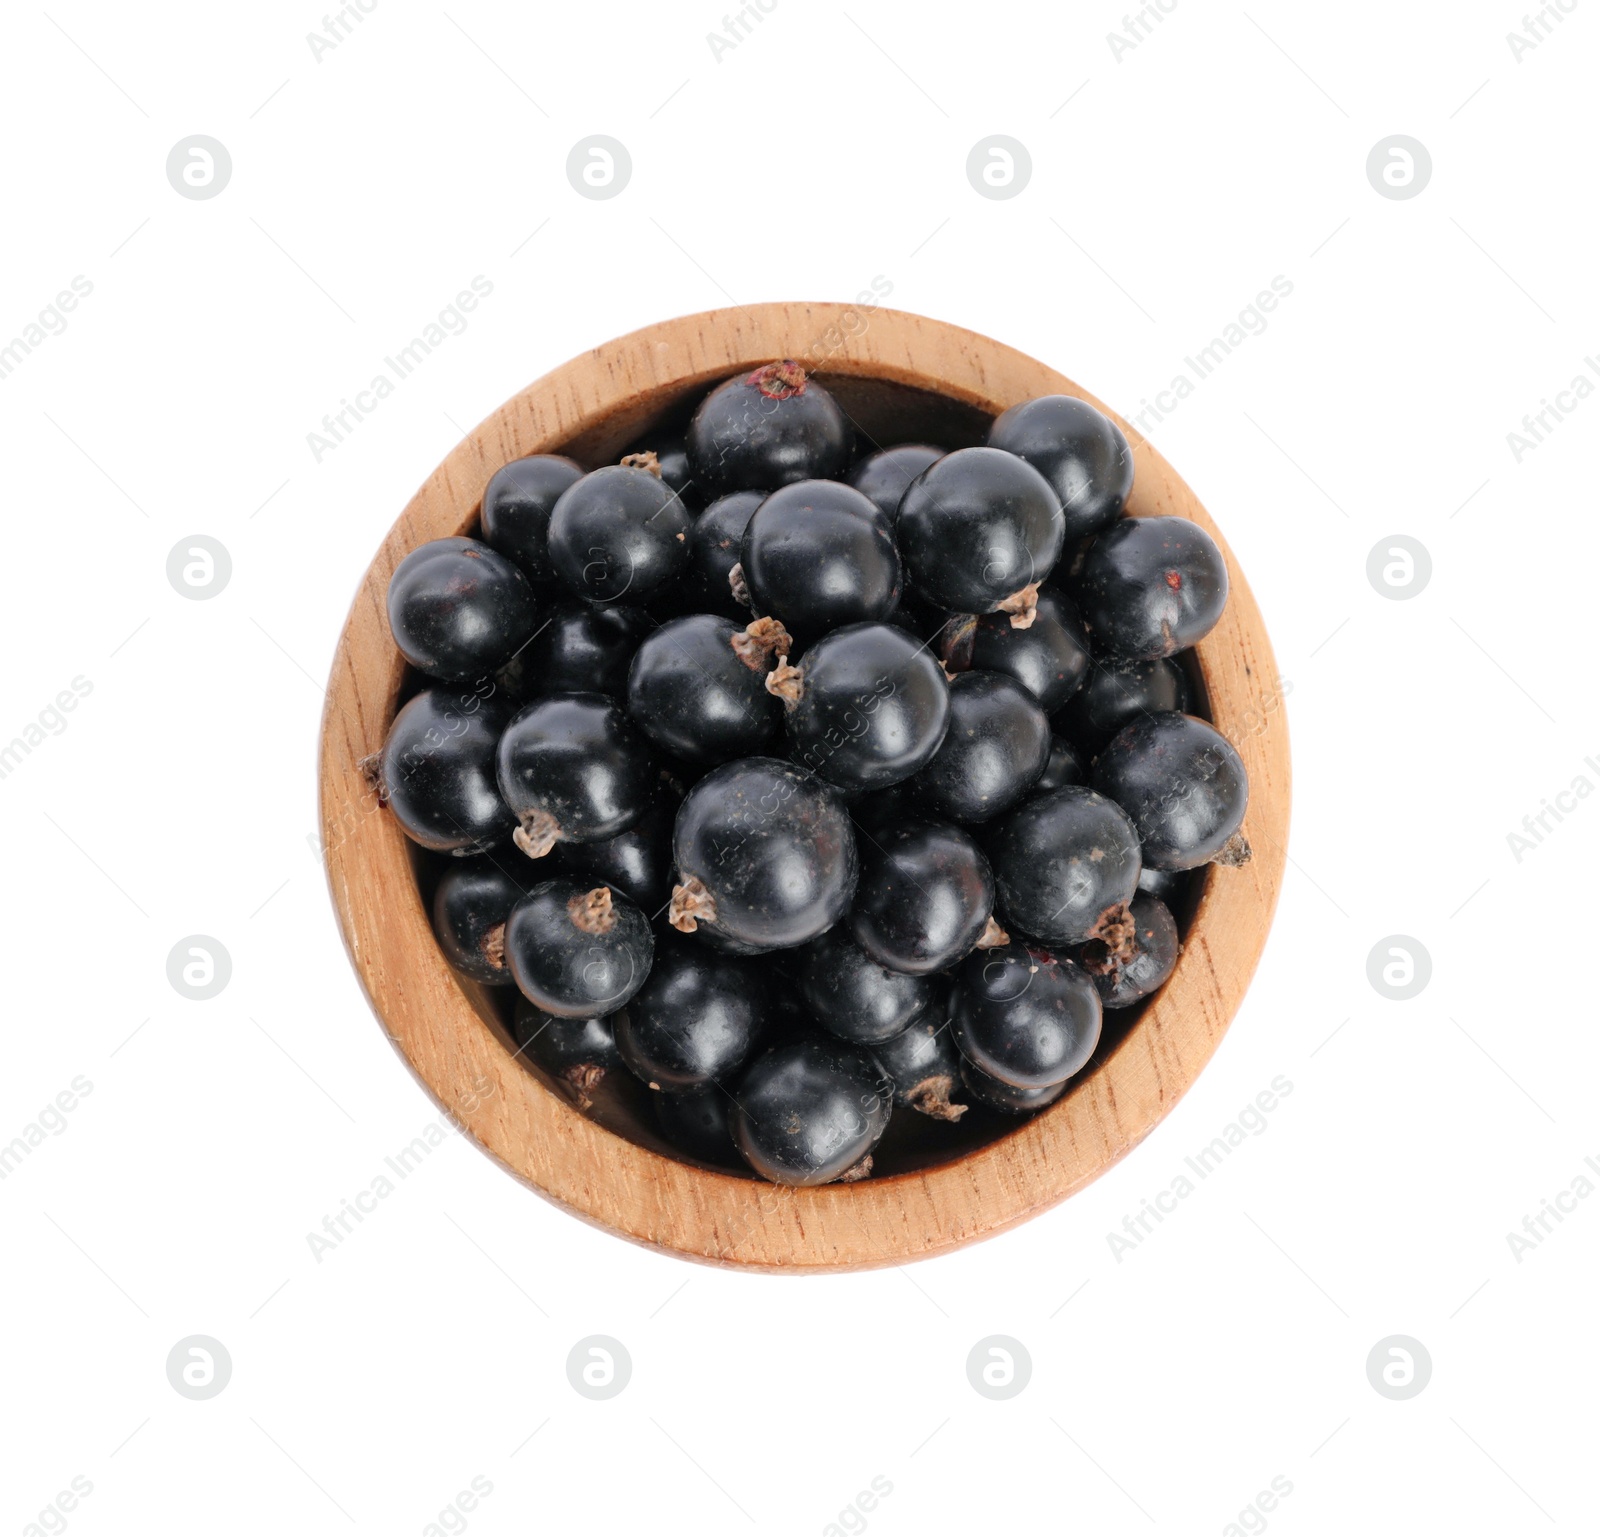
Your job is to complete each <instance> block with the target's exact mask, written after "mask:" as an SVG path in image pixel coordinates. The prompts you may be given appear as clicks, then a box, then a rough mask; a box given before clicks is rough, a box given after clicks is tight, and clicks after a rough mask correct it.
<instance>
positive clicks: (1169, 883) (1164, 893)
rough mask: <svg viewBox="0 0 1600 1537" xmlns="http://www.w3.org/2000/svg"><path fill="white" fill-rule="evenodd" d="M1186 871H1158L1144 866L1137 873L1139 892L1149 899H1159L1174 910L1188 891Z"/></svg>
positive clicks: (1188, 878) (1149, 866)
mask: <svg viewBox="0 0 1600 1537" xmlns="http://www.w3.org/2000/svg"><path fill="white" fill-rule="evenodd" d="M1189 880H1190V876H1189V872H1188V871H1187V870H1158V869H1156V868H1155V866H1154V865H1146V866H1145V867H1144V869H1142V870H1141V871H1140V872H1139V890H1140V891H1142V892H1144V894H1145V895H1146V896H1149V897H1160V898H1161V900H1162V901H1163V902H1165V903H1166V904H1167V906H1168V908H1176V907H1177V905H1178V903H1180V902H1181V901H1182V900H1183V898H1184V896H1185V894H1186V893H1187V892H1188V890H1189Z"/></svg>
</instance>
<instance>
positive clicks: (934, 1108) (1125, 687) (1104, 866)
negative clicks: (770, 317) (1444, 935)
mask: <svg viewBox="0 0 1600 1537" xmlns="http://www.w3.org/2000/svg"><path fill="white" fill-rule="evenodd" d="M1133 477H1134V469H1133V456H1132V454H1131V452H1130V450H1129V447H1128V443H1127V441H1126V439H1125V438H1124V437H1123V435H1122V433H1121V432H1120V431H1119V430H1118V428H1117V427H1116V426H1115V424H1114V423H1112V422H1111V421H1109V420H1108V419H1107V418H1106V417H1105V416H1103V415H1102V414H1101V413H1100V412H1098V411H1096V410H1094V409H1093V408H1092V407H1091V406H1089V405H1087V404H1085V403H1084V402H1083V401H1080V400H1077V399H1074V398H1071V397H1068V396H1062V395H1054V396H1047V397H1045V398H1043V399H1039V400H1030V401H1026V402H1024V403H1023V404H1021V405H1017V406H1014V407H1012V408H1011V409H1010V410H1008V411H1006V412H1005V413H1004V414H1003V415H1001V416H1000V417H998V418H997V419H995V420H994V421H993V422H992V424H990V425H989V430H988V434H987V441H986V442H984V443H982V444H979V445H967V446H955V447H953V448H947V447H940V446H935V445H933V444H924V443H905V444H898V445H895V446H892V447H887V448H883V447H879V446H877V445H875V444H871V443H868V442H866V441H864V439H863V438H862V436H861V434H859V433H858V432H857V431H856V429H855V428H854V426H853V424H852V422H851V421H850V419H849V418H848V417H847V415H846V414H845V412H844V410H843V409H842V408H841V406H840V405H839V403H838V401H837V400H836V399H835V398H834V396H833V395H831V394H830V393H829V391H828V390H827V389H826V388H824V386H823V385H821V384H820V383H819V382H818V381H817V380H816V379H814V378H811V377H809V376H808V374H807V372H806V370H805V369H804V368H803V367H802V366H801V365H799V364H798V363H795V362H792V361H783V362H777V363H771V364H768V365H766V366H765V367H761V368H757V369H755V370H754V371H753V372H750V373H748V374H742V375H740V376H739V377H737V378H733V379H729V380H727V381H726V382H725V383H723V384H721V385H719V386H718V387H717V388H715V389H713V390H712V391H711V392H710V393H709V394H708V395H707V396H706V397H705V398H704V399H703V400H702V401H701V402H700V403H699V405H698V408H697V409H696V410H695V412H694V415H693V417H692V419H690V420H688V422H687V428H686V430H685V431H684V432H682V433H681V434H677V435H673V436H666V435H657V436H655V437H653V438H651V439H649V440H648V441H645V442H641V443H639V444H638V445H637V446H636V447H635V449H634V451H632V452H629V453H627V454H626V455H624V456H623V457H622V459H621V462H620V463H616V464H608V465H603V466H600V467H598V468H594V469H588V470H586V469H585V468H584V467H583V466H581V465H579V464H577V463H575V462H574V461H573V460H571V459H568V458H564V457H560V456H555V455H537V456H534V457H531V458H526V459H519V460H516V461H515V462H513V463H511V464H507V465H506V466H505V467H504V468H502V469H501V470H500V471H499V472H498V473H497V474H495V476H494V477H493V478H492V479H491V480H490V482H489V484H488V487H487V489H486V491H485V493H484V497H483V505H482V512H481V517H480V520H479V527H478V531H477V537H475V538H454V539H438V540H434V541H433V542H432V543H429V544H425V545H423V546H422V547H421V548H419V549H416V550H413V551H412V552H411V553H410V554H408V555H407V556H406V557H405V559H404V560H402V561H401V563H400V565H399V567H398V568H397V569H396V571H395V573H394V577H393V580H392V581H391V583H390V586H389V596H388V609H389V622H390V626H391V628H392V630H393V633H394V638H395V641H396V643H397V644H398V646H399V648H400V650H401V652H402V653H403V654H404V656H405V658H406V659H407V661H409V662H410V663H411V666H412V668H413V669H414V670H413V672H412V673H411V674H409V675H408V676H409V677H410V679H411V682H410V683H409V684H408V689H409V690H410V693H409V697H408V698H407V700H406V703H405V704H404V706H403V707H402V708H401V709H400V711H399V713H398V714H397V715H396V717H395V720H394V723H393V725H392V727H391V729H390V731H389V734H388V738H387V741H386V742H385V744H384V747H383V750H382V752H381V754H379V755H377V758H376V760H375V761H374V763H373V764H372V770H373V773H374V778H375V782H376V785H377V788H378V791H379V794H380V797H381V799H382V800H383V802H384V804H386V805H387V807H388V809H389V811H390V813H391V814H392V815H393V816H394V817H395V819H396V820H397V822H398V823H399V825H400V827H401V828H402V829H403V830H404V832H405V833H406V835H407V836H408V837H409V838H410V839H412V840H413V842H414V843H416V844H418V845H420V847H421V848H422V849H423V850H427V851H431V853H432V854H433V855H442V856H450V857H447V858H443V859H435V860H433V861H432V862H431V863H430V861H429V860H428V858H427V857H424V858H423V860H422V861H421V867H422V869H423V880H424V885H425V889H428V890H431V903H432V916H433V924H434V928H435V931H436V933H437V936H438V942H439V945H440V947H441V948H442V950H443V951H444V954H445V957H446V958H447V959H448V960H449V962H450V963H451V965H452V966H454V967H455V968H456V969H457V970H458V971H459V972H461V973H462V974H463V975H464V976H466V977H469V978H471V979H473V980H474V981H476V982H479V983H482V984H486V985H488V986H490V987H495V986H501V985H504V986H507V987H513V986H514V988H515V990H516V991H515V992H514V993H512V992H507V993H504V994H501V995H500V996H502V997H505V998H507V999H514V1000H515V1012H514V1016H513V1015H511V1014H510V1012H509V1010H508V1020H507V1022H508V1024H509V1025H510V1027H511V1029H512V1030H513V1032H514V1035H515V1038H516V1039H517V1041H518V1043H519V1044H520V1046H521V1048H522V1052H523V1053H524V1054H525V1055H526V1057H527V1058H528V1060H529V1061H531V1062H532V1063H533V1064H534V1065H535V1066H536V1067H537V1068H538V1069H539V1070H540V1071H541V1072H542V1073H544V1074H546V1075H548V1077H549V1079H551V1080H554V1081H555V1082H556V1083H557V1084H558V1085H559V1086H560V1087H561V1088H562V1089H563V1090H564V1091H565V1092H567V1093H568V1094H569V1095H570V1096H571V1097H572V1098H573V1099H574V1100H575V1101H576V1103H577V1104H578V1105H579V1106H580V1108H583V1109H586V1110H587V1109H590V1108H591V1107H592V1106H593V1105H594V1103H595V1095H596V1094H597V1093H598V1092H599V1091H600V1085H601V1081H602V1079H604V1078H605V1076H606V1074H607V1073H609V1072H613V1070H615V1069H625V1070H626V1072H627V1073H628V1074H632V1075H633V1076H634V1077H635V1078H637V1080H638V1081H639V1083H640V1084H642V1085H645V1086H646V1088H645V1090H643V1091H641V1090H637V1089H636V1090H634V1091H633V1093H634V1094H635V1095H640V1094H645V1095H647V1097H648V1098H649V1100H650V1101H652V1102H653V1106H654V1111H655V1114H656V1117H657V1120H658V1122H659V1127H660V1131H661V1134H662V1137H663V1138H664V1139H665V1141H666V1142H667V1143H668V1144H670V1145H671V1146H673V1147H675V1148H677V1149H679V1150H680V1151H681V1152H682V1153H683V1154H684V1155H685V1156H686V1157H688V1158H691V1159H694V1160H697V1161H700V1162H705V1163H711V1164H715V1165H723V1166H737V1164H738V1160H739V1159H740V1158H742V1159H743V1160H744V1162H745V1163H747V1164H748V1165H749V1166H750V1168H752V1169H754V1170H755V1171H756V1172H757V1173H758V1174H760V1175H763V1176H765V1177H766V1178H768V1179H771V1180H776V1181H778V1182H780V1183H783V1184H789V1185H815V1184H822V1183H825V1182H827V1181H831V1180H853V1179H859V1178H862V1177H863V1176H866V1175H868V1174H870V1172H871V1169H872V1153H873V1150H874V1148H875V1147H876V1146H877V1145H878V1142H879V1140H880V1138H882V1137H883V1135H884V1133H885V1131H886V1129H887V1128H888V1126H889V1123H890V1119H891V1117H892V1116H893V1115H895V1114H896V1113H897V1112H899V1113H900V1115H901V1120H902V1125H904V1123H905V1121H906V1116H905V1112H908V1111H909V1112H917V1113H918V1114H915V1115H913V1116H912V1117H911V1118H910V1119H911V1120H912V1121H915V1122H916V1123H917V1124H918V1125H920V1126H921V1127H922V1128H923V1130H924V1133H925V1136H926V1137H927V1138H930V1139H934V1141H935V1142H936V1141H937V1138H938V1137H939V1136H940V1135H943V1134H944V1133H941V1132H940V1131H939V1130H938V1128H939V1127H940V1126H941V1125H942V1126H944V1127H945V1128H948V1127H949V1125H950V1124H951V1123H953V1122H955V1121H956V1120H958V1119H959V1118H960V1117H961V1116H962V1115H963V1114H965V1113H967V1112H969V1111H972V1112H973V1119H972V1120H971V1121H969V1122H968V1127H969V1128H970V1127H972V1126H973V1125H974V1124H975V1123H976V1124H978V1125H979V1126H981V1125H982V1124H983V1123H984V1122H985V1120H986V1118H991V1119H990V1120H989V1126H990V1130H991V1132H998V1131H999V1130H1000V1129H1002V1128H1003V1126H1004V1125H1005V1122H1004V1120H1003V1119H1002V1118H1003V1117H1006V1116H1017V1115H1024V1114H1028V1113H1030V1112H1032V1111H1036V1110H1038V1109H1040V1108H1041V1107H1043V1106H1046V1105H1049V1104H1050V1103H1052V1102H1053V1101H1054V1100H1056V1099H1058V1098H1059V1097H1060V1096H1061V1094H1062V1093H1063V1092H1064V1091H1065V1089H1066V1086H1067V1084H1068V1082H1069V1080H1071V1079H1072V1078H1073V1076H1074V1075H1075V1074H1078V1073H1081V1072H1082V1071H1083V1069H1084V1068H1085V1067H1086V1066H1087V1065H1088V1064H1089V1063H1090V1062H1091V1061H1092V1060H1093V1058H1094V1055H1095V1052H1096V1050H1097V1048H1100V1047H1101V1046H1102V1028H1103V1020H1104V1015H1105V1011H1106V1010H1112V1011H1115V1010H1122V1009H1127V1008H1129V1007H1130V1006H1131V1005H1135V1004H1137V1003H1139V1002H1140V1001H1141V1000H1143V999H1145V998H1147V997H1149V996H1150V994H1152V993H1153V992H1154V991H1155V990H1156V989H1157V988H1159V987H1161V986H1162V984H1163V983H1164V982H1165V981H1166V980H1167V978H1168V977H1169V976H1170V975H1171V973H1172V970H1173V968H1174V966H1175V965H1176V964H1177V961H1178V956H1179V951H1180V948H1181V943H1180V919H1183V918H1184V917H1185V916H1186V914H1187V910H1188V906H1189V905H1190V892H1189V872H1192V871H1194V870H1197V869H1198V868H1199V867H1200V866H1202V865H1207V864H1212V863H1216V864H1223V865H1230V864H1231V865H1236V864H1239V863H1242V862H1243V861H1244V860H1245V859H1247V858H1248V857H1249V849H1248V846H1247V845H1246V844H1245V842H1244V839H1243V836H1242V834H1241V832H1240V824H1241V823H1242V821H1243V819H1244V813H1245V803H1246V800H1247V797H1248V791H1249V787H1248V784H1247V781H1246V777H1245V772H1244V767H1243V764H1242V763H1241V761H1240V759H1239V755H1238V753H1237V752H1236V751H1235V750H1234V748H1233V747H1232V746H1231V745H1230V744H1229V743H1228V742H1227V741H1226V740H1225V739H1224V738H1223V737H1222V736H1221V735H1219V734H1218V732H1217V731H1215V730H1214V729H1213V728H1212V727H1211V726H1210V725H1209V724H1208V723H1207V722H1206V721H1205V720H1203V719H1201V718H1200V717H1199V716H1198V715H1196V714H1193V713H1190V706H1191V703H1193V702H1194V698H1193V694H1192V692H1191V690H1192V683H1191V674H1190V672H1189V671H1188V670H1186V668H1185V666H1184V664H1183V661H1182V655H1181V654H1182V653H1183V652H1184V651H1186V650H1187V649H1188V648H1189V647H1191V646H1193V645H1194V644H1195V643H1196V642H1197V641H1198V640H1200V639H1201V638H1202V637H1203V636H1204V635H1205V634H1206V633H1207V631H1209V630H1210V629H1211V627H1212V626H1213V625H1215V624H1216V623H1217V621H1218V619H1219V618H1220V617H1221V614H1222V610H1223V604H1224V603H1225V601H1226V599H1227V595H1228V577H1227V571H1226V567H1225V565H1224V562H1223V559H1222V556H1221V553H1220V552H1219V550H1218V548H1217V546H1216V544H1215V543H1214V542H1213V540H1212V539H1211V538H1210V537H1209V536H1208V535H1207V534H1206V533H1205V532H1204V531H1203V530H1202V529H1200V528H1199V527H1197V526H1196V525H1195V524H1193V523H1191V522H1188V521H1187V520H1185V519H1183V518H1178V517H1131V516H1126V515H1125V512H1124V509H1125V507H1126V504H1127V501H1128V496H1129V493H1130V492H1131V490H1132V487H1133ZM1174 910H1176V914H1175V911H1174ZM1131 1017H1132V1016H1127V1015H1124V1016H1122V1019H1123V1020H1127V1019H1129V1018H1131ZM616 1081H617V1080H615V1079H613V1082H616Z"/></svg>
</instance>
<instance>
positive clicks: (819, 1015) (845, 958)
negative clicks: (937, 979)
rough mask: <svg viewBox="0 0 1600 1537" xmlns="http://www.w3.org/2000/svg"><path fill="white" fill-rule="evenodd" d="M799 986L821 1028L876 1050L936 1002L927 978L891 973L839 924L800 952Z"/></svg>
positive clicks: (806, 1003) (903, 973) (806, 1004)
mask: <svg viewBox="0 0 1600 1537" xmlns="http://www.w3.org/2000/svg"><path fill="white" fill-rule="evenodd" d="M798 960H799V969H798V971H797V972H796V975H795V981H796V983H797V984H798V986H799V989H800V997H801V1000H802V1001H803V1002H804V1004H805V1006H806V1008H808V1009H809V1010H810V1011H811V1013H812V1015H813V1017H814V1018H815V1019H816V1021H817V1023H818V1024H820V1025H822V1026H823V1027H824V1028H825V1029H827V1030H831V1031H832V1032H833V1034H835V1035H837V1036H838V1037H839V1038H840V1039H841V1040H846V1041H854V1042H855V1043H856V1044H857V1045H858V1046H875V1045H877V1044H878V1043H879V1042H881V1041H886V1040H888V1039H889V1038H890V1037H891V1036H896V1035H899V1034H900V1033H901V1032H902V1031H904V1030H905V1028H906V1026H907V1025H908V1024H910V1023H911V1021H912V1020H913V1019H915V1018H916V1017H917V1015H919V1014H920V1013H921V1012H922V1011H923V1010H924V1009H925V1008H927V1006H928V1003H929V1001H930V1000H931V999H932V997H933V983H932V982H930V981H929V980H928V978H927V977H914V976H910V975H908V974H907V973H905V972H900V971H890V970H889V969H888V967H886V966H883V965H881V964H880V963H879V962H877V961H875V960H874V959H873V958H872V957H871V956H870V955H868V954H867V952H866V951H865V950H863V949H862V948H861V946H860V945H858V944H857V943H856V942H855V940H854V939H853V938H852V937H851V935H850V932H849V930H848V928H847V927H846V926H845V925H844V924H842V923H841V924H837V925H835V926H834V927H833V928H831V929H829V930H828V932H827V933H826V934H824V935H822V937H821V938H820V939H814V940H812V941H811V943H810V944H809V945H807V946H806V947H805V948H804V949H803V950H801V951H799V952H798Z"/></svg>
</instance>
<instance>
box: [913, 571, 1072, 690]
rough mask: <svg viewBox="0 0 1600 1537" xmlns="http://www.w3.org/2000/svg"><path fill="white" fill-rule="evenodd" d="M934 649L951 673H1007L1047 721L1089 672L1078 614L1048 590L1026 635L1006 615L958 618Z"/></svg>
mask: <svg viewBox="0 0 1600 1537" xmlns="http://www.w3.org/2000/svg"><path fill="white" fill-rule="evenodd" d="M938 645H939V654H940V656H941V657H942V658H943V659H944V664H945V666H946V667H948V668H950V669H951V670H952V671H957V672H959V671H964V670H966V669H968V668H971V669H972V670H974V671H981V672H1003V673H1006V674H1008V675H1009V676H1011V677H1013V678H1015V679H1016V680H1017V682H1018V683H1020V684H1021V685H1022V686H1023V687H1024V688H1025V689H1027V690H1028V692H1029V693H1030V694H1032V695H1033V697H1034V698H1035V699H1037V700H1038V701H1039V708H1040V709H1041V710H1043V711H1044V712H1045V714H1046V715H1049V714H1051V713H1052V712H1053V711H1055V710H1058V709H1060V708H1061V706H1062V705H1063V704H1065V703H1066V702H1067V700H1068V699H1069V698H1070V697H1071V696H1072V694H1073V693H1074V692H1075V691H1076V690H1077V688H1078V685H1079V684H1081V683H1082V682H1083V680H1084V676H1085V674H1086V673H1087V672H1088V671H1089V641H1088V637H1087V636H1086V635H1085V634H1084V631H1083V626H1082V625H1081V624H1080V623H1079V622H1078V615H1077V611H1076V610H1075V609H1074V608H1073V606H1072V604H1071V603H1070V602H1069V601H1068V600H1067V599H1066V598H1064V597H1063V596H1062V595H1061V594H1060V593H1059V592H1057V591H1056V590H1055V589H1054V588H1051V587H1047V588H1045V589H1044V591H1042V592H1041V593H1040V594H1039V597H1038V603H1037V605H1036V608H1035V612H1034V617H1033V623H1032V624H1030V625H1029V626H1028V627H1027V629H1025V630H1019V629H1018V628H1017V627H1016V626H1015V625H1013V624H1012V623H1011V619H1010V616H1009V615H1006V614H962V615H960V616H958V617H957V618H955V619H953V620H951V621H949V622H947V623H946V624H945V626H944V628H943V630H942V631H941V632H940V635H939V642H938Z"/></svg>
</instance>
